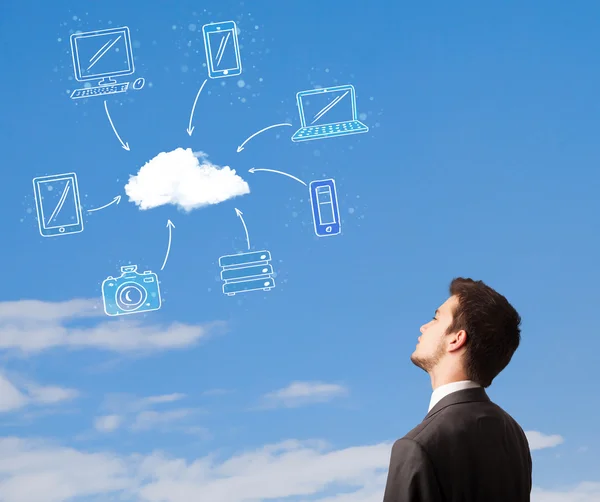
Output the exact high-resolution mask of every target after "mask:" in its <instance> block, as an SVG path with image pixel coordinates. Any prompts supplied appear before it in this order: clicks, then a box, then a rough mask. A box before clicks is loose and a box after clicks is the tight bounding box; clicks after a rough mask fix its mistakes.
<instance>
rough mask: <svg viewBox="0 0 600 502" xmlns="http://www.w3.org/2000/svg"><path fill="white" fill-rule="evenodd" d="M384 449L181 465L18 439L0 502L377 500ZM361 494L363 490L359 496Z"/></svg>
mask: <svg viewBox="0 0 600 502" xmlns="http://www.w3.org/2000/svg"><path fill="white" fill-rule="evenodd" d="M390 449H391V443H381V444H377V445H373V446H361V447H353V448H346V449H341V450H330V449H328V448H327V446H326V445H325V444H324V443H322V442H315V441H313V442H300V441H295V440H290V441H285V442H283V443H280V444H275V445H267V446H264V447H262V448H258V449H256V450H254V451H247V452H242V453H239V454H238V455H235V456H233V457H231V458H228V459H225V460H224V461H221V462H219V461H216V460H215V457H214V456H213V455H209V456H207V457H202V458H198V459H195V460H193V461H190V462H189V461H186V460H185V459H182V458H171V457H168V456H166V455H165V454H163V453H161V452H154V453H152V454H150V455H128V456H120V455H116V454H112V453H88V452H83V451H78V450H76V449H73V448H67V447H63V446H59V445H56V444H53V443H45V442H39V441H32V440H29V439H20V438H4V439H0V479H1V480H2V481H1V482H0V486H1V488H2V490H1V491H0V500H1V501H2V502H62V501H67V500H70V498H76V497H82V496H88V497H89V496H98V497H100V496H104V497H108V495H111V494H114V495H117V498H119V499H122V500H135V501H143V502H158V501H160V502H189V501H190V500H218V501H219V502H242V501H256V500H268V499H273V498H284V497H287V496H304V497H306V496H311V495H319V494H321V493H322V492H323V491H324V490H326V489H328V488H330V487H331V486H332V485H333V484H335V485H336V486H339V487H340V488H341V489H343V491H344V492H354V493H357V494H359V495H360V496H359V497H358V498H356V497H355V498H353V499H348V498H346V499H344V500H347V501H348V502H350V500H352V502H371V501H373V502H375V498H373V497H369V493H371V494H372V495H377V497H378V502H380V501H381V496H382V495H383V486H382V483H385V476H386V473H387V467H388V461H389V455H390ZM365 488H366V490H365Z"/></svg>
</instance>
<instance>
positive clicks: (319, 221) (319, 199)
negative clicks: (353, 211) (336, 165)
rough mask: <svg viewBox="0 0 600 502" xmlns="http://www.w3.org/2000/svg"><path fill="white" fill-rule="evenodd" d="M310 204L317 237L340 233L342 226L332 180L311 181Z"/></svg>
mask: <svg viewBox="0 0 600 502" xmlns="http://www.w3.org/2000/svg"><path fill="white" fill-rule="evenodd" d="M310 203H311V205H312V211H313V221H314V225H315V233H316V234H317V236H319V237H326V236H328V235H337V234H339V233H341V231H342V224H341V222H340V211H339V208H338V201H337V192H336V189H335V181H334V180H333V179H327V180H317V181H311V183H310Z"/></svg>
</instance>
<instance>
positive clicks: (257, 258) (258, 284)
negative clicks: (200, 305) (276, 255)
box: [219, 250, 275, 296]
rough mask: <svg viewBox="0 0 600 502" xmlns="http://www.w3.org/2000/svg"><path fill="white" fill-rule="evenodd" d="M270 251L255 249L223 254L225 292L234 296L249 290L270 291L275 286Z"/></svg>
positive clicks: (222, 277) (220, 263) (221, 265)
mask: <svg viewBox="0 0 600 502" xmlns="http://www.w3.org/2000/svg"><path fill="white" fill-rule="evenodd" d="M270 262H271V253H270V252H269V251H266V250H265V251H253V252H248V253H238V254H234V255H226V256H221V257H220V258H219V266H220V267H221V268H222V271H221V279H222V280H223V281H224V284H223V293H224V294H226V295H227V296H234V295H236V294H237V293H246V292H248V291H258V290H261V289H262V290H263V291H270V290H271V289H273V288H274V287H275V279H274V278H273V274H274V272H273V267H272V265H271V264H270Z"/></svg>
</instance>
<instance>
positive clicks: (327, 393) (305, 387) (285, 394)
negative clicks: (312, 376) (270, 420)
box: [262, 381, 348, 408]
mask: <svg viewBox="0 0 600 502" xmlns="http://www.w3.org/2000/svg"><path fill="white" fill-rule="evenodd" d="M347 394H348V389H347V388H346V387H344V386H343V385H339V384H333V383H325V382H299V381H296V382H292V383H291V384H290V385H288V386H287V387H284V388H283V389H279V390H276V391H273V392H269V393H268V394H265V395H264V396H263V399H262V407H264V408H274V407H286V408H296V407H298V406H304V405H308V404H313V403H324V402H327V401H331V400H332V399H334V398H336V397H341V396H346V395H347Z"/></svg>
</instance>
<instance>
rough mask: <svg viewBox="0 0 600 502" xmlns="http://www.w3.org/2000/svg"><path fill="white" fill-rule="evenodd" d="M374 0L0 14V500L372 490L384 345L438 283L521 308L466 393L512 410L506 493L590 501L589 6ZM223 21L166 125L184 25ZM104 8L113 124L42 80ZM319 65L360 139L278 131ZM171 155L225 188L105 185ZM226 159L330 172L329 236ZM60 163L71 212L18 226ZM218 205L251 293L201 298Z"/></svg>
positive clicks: (65, 83)
mask: <svg viewBox="0 0 600 502" xmlns="http://www.w3.org/2000/svg"><path fill="white" fill-rule="evenodd" d="M383 3H384V2H353V1H350V2H342V1H339V2H336V1H334V2H315V3H314V4H312V5H310V6H308V5H307V3H306V2H305V3H304V4H302V3H289V2H267V1H253V2H239V1H236V2H234V1H219V2H216V1H211V2H204V3H198V2H183V1H182V2H177V6H176V7H172V6H170V5H169V2H151V3H148V2H144V3H141V2H117V1H114V0H106V1H104V2H99V3H94V4H93V5H91V3H89V4H90V5H87V6H85V7H84V6H83V4H82V3H81V2H68V1H62V0H57V1H55V2H51V5H50V4H48V5H44V6H43V7H40V6H39V5H36V4H34V3H32V2H26V1H23V2H18V3H16V2H13V3H12V4H11V5H9V6H7V5H3V6H2V7H0V27H1V29H0V43H1V44H2V46H3V47H5V48H7V47H10V50H3V51H2V52H1V53H0V64H1V67H2V69H3V70H4V78H3V79H2V83H1V84H0V86H2V88H3V91H4V92H3V95H4V96H5V100H4V103H3V105H2V120H1V121H0V138H1V139H0V142H1V144H2V153H3V158H2V173H3V181H4V183H3V186H4V190H3V196H2V198H1V199H0V204H1V208H2V214H3V215H4V217H3V223H4V226H3V229H2V242H3V245H2V246H1V247H0V255H1V257H2V262H3V263H4V264H5V265H6V266H5V268H4V270H3V284H4V287H2V288H0V351H1V352H0V458H2V457H4V458H8V459H10V460H11V461H10V462H6V463H5V462H0V500H1V501H2V502H16V501H19V502H38V501H42V500H43V501H44V502H54V501H56V502H59V501H63V500H64V501H66V500H69V501H71V500H74V501H80V500H81V501H88V500H89V501H95V500H113V498H111V497H115V498H114V500H117V498H116V497H122V498H121V499H119V500H132V501H144V502H154V501H156V502H158V501H165V502H179V501H187V500H192V499H193V500H196V499H198V500H204V499H206V500H220V501H231V502H236V501H243V500H251V499H254V500H282V499H286V498H287V497H289V498H290V500H319V501H321V502H322V501H327V502H333V501H335V502H375V501H377V500H381V498H382V495H383V486H384V483H385V476H386V473H387V464H388V460H389V453H390V448H391V444H392V442H393V441H394V440H395V439H397V438H399V437H401V436H403V435H404V434H405V433H406V432H408V431H409V430H410V429H412V427H414V426H415V425H416V424H417V423H418V422H420V421H421V420H422V418H423V417H424V415H425V414H426V412H427V406H428V403H429V398H430V392H431V388H430V382H429V379H428V377H427V376H426V375H425V374H424V373H422V372H421V371H420V370H419V369H417V368H416V367H413V366H412V364H411V363H410V361H409V356H410V353H411V352H412V350H413V349H414V345H415V343H416V338H417V336H418V334H419V331H418V330H419V327H420V326H421V325H422V324H423V323H425V322H427V321H428V320H429V319H430V317H431V315H432V313H433V311H434V310H435V308H436V307H437V306H439V304H441V303H442V302H443V301H444V300H445V299H446V295H447V287H448V284H449V282H450V280H451V279H452V278H453V277H455V276H470V277H473V278H475V279H482V280H484V281H486V282H487V283H488V284H490V285H491V286H492V287H494V288H496V289H497V290H499V291H500V292H501V293H503V294H504V295H506V296H507V297H508V299H509V300H510V301H511V302H512V303H513V305H514V306H515V307H516V308H517V309H518V310H519V312H520V313H521V315H522V317H523V341H522V345H521V347H520V348H519V350H518V352H517V353H516V355H515V357H514V358H513V361H512V363H511V364H510V366H509V368H508V369H507V370H506V371H505V373H504V374H502V375H501V376H500V377H498V378H497V380H496V381H495V382H494V384H493V385H492V387H491V388H490V389H489V394H490V396H491V397H492V399H493V400H495V401H496V402H497V403H498V404H500V405H501V406H503V407H504V408H505V409H506V410H507V411H508V412H509V413H511V414H512V415H513V416H514V417H515V418H516V419H517V420H518V421H519V422H520V423H521V425H522V426H523V428H524V429H525V430H526V431H528V436H529V438H530V442H531V445H532V449H533V450H534V451H533V461H534V484H535V485H536V488H535V491H534V493H535V495H534V497H533V500H536V501H538V502H550V501H552V502H566V501H573V500H578V501H581V502H597V501H598V500H600V477H599V475H598V468H597V466H598V465H600V436H599V435H598V432H597V431H598V428H597V417H598V416H599V414H600V402H599V400H598V399H597V398H594V396H597V395H598V390H597V382H596V378H595V377H596V376H597V364H598V354H599V353H600V341H599V338H598V336H597V335H598V330H597V326H596V322H595V312H596V311H597V304H598V294H597V286H596V284H597V283H598V281H599V280H600V273H599V271H598V267H597V266H596V265H597V263H598V255H599V252H600V240H599V239H598V229H599V228H600V227H599V224H598V221H599V219H598V214H600V213H599V206H598V202H597V187H598V184H599V183H600V174H599V173H600V171H599V170H598V168H597V164H598V160H599V159H600V149H599V148H600V147H599V146H598V145H599V143H598V141H597V131H598V126H599V125H600V105H599V103H600V101H599V100H598V92H597V90H598V88H600V71H599V70H598V68H599V64H600V57H599V56H598V54H599V50H598V49H599V48H600V39H599V38H598V32H599V28H600V26H599V24H600V23H599V22H598V19H600V16H599V14H600V8H599V7H598V6H594V5H592V3H591V2H587V3H585V2H582V3H579V4H572V5H569V7H568V8H567V7H566V6H565V4H564V3H563V2H555V1H550V2H548V1H546V2H541V1H540V2H529V3H528V4H527V5H523V4H522V3H520V2H516V1H510V2H503V3H502V5H501V6H500V5H498V6H495V7H491V6H489V5H485V6H483V5H481V3H480V2H474V1H458V2H453V3H452V4H448V3H446V2H441V1H436V2H431V3H429V4H428V5H425V4H418V5H417V4H416V3H414V4H412V5H411V4H409V3H408V2H395V3H394V5H393V6H388V7H384V6H383ZM390 4H391V2H390ZM228 20H234V21H236V23H237V25H238V28H239V30H240V33H239V43H240V54H241V58H242V69H243V70H242V74H241V75H239V76H234V77H229V78H222V79H208V81H207V82H206V84H205V86H204V88H203V91H202V93H201V94H200V96H199V98H198V101H197V103H196V107H195V109H194V114H193V126H194V131H193V133H192V135H191V136H190V135H188V133H187V132H186V129H187V127H188V125H189V119H190V115H191V111H192V106H193V104H194V100H195V98H196V96H197V93H198V90H199V89H200V87H201V85H202V84H203V82H204V81H205V80H206V79H207V68H206V61H205V53H204V43H203V39H202V33H201V26H202V25H204V24H206V23H210V22H219V21H228ZM120 26H128V27H129V28H130V30H131V39H132V42H133V51H134V60H135V74H134V75H132V76H131V77H121V78H120V81H130V82H133V80H134V79H135V78H139V77H143V78H144V79H145V82H146V84H145V86H144V88H143V89H141V90H139V91H129V92H127V93H126V94H125V95H123V94H121V95H115V96H111V97H108V98H106V102H107V108H108V110H109V114H110V117H111V120H112V121H113V124H114V127H115V129H116V131H117V133H118V137H117V134H115V132H114V131H113V129H112V128H111V124H110V122H109V120H108V117H107V114H106V112H105V109H104V106H103V98H101V97H94V98H90V99H87V100H72V99H69V96H70V93H71V92H72V91H73V90H75V89H77V88H80V87H82V84H80V83H78V82H76V81H75V80H74V73H73V65H72V61H71V53H70V45H69V36H70V34H71V33H74V32H75V31H78V30H80V31H84V32H85V31H93V30H98V29H106V28H112V27H120ZM240 81H243V82H240ZM343 84H352V85H354V87H355V89H356V96H357V107H358V113H359V114H360V117H361V119H363V121H364V123H365V124H367V125H368V126H369V132H368V133H366V134H357V135H348V136H345V137H338V138H330V139H321V140H317V141H310V142H304V143H294V142H292V141H291V140H290V137H291V135H292V134H293V133H294V132H295V131H296V130H297V129H298V127H299V122H300V121H299V117H298V112H297V108H296V97H295V96H296V93H297V92H298V91H302V90H308V89H313V88H316V87H328V86H336V85H343ZM281 123H289V124H292V126H291V127H290V126H280V127H276V128H272V129H269V130H267V131H265V132H263V133H261V134H259V135H257V136H255V137H253V138H252V139H251V140H250V141H248V142H247V143H246V144H245V146H244V150H242V151H241V152H237V148H238V146H239V145H240V144H242V143H243V142H244V141H245V140H246V139H247V138H249V137H250V136H251V135H253V134H254V133H256V132H258V131H259V130H261V129H263V128H265V127H268V126H270V125H275V124H281ZM119 138H121V141H123V142H126V143H127V144H128V145H129V147H130V150H129V151H127V150H125V149H123V148H122V147H121V144H120V140H119ZM177 148H184V149H187V148H190V149H192V151H194V152H198V151H201V152H204V153H205V154H207V155H208V160H209V161H210V162H212V163H214V164H215V165H217V166H221V167H223V166H229V167H230V168H231V169H233V170H235V171H236V173H237V175H239V176H241V177H242V178H243V180H244V181H245V182H247V183H248V186H249V189H250V193H248V194H246V195H241V196H238V197H235V198H232V199H229V200H225V201H224V202H221V203H219V204H213V205H208V206H206V207H200V208H197V209H194V210H191V211H189V212H186V211H185V210H183V209H182V208H180V207H177V206H176V205H173V204H166V205H162V206H160V207H155V208H152V209H147V210H141V209H139V207H138V206H137V205H136V204H135V203H133V202H131V201H129V198H128V196H127V195H126V193H125V189H124V187H125V185H126V184H127V182H128V180H129V179H130V176H134V175H136V174H138V172H139V170H140V168H141V167H142V166H144V165H145V164H146V163H147V162H149V161H150V160H152V159H153V158H155V157H156V156H157V155H158V154H159V153H161V152H171V151H173V150H175V149H177ZM251 168H257V169H271V170H278V171H282V172H285V173H288V174H291V175H293V176H295V177H297V178H299V179H301V180H303V181H304V182H306V183H309V182H310V181H312V180H315V179H323V178H333V179H335V182H336V186H337V190H338V202H339V207H340V214H341V220H342V233H341V234H340V235H337V236H333V237H327V238H319V237H317V236H316V235H315V232H314V229H313V222H312V214H311V206H310V199H309V191H308V188H307V187H306V186H304V185H302V184H301V183H299V182H297V181H295V180H293V179H292V178H289V177H286V176H284V175H281V174H277V173H271V172H255V173H253V174H252V173H250V172H248V170H249V169H251ZM66 172H76V173H77V177H78V182H79V190H80V196H81V203H82V205H83V208H84V222H85V226H84V230H83V231H82V232H81V233H77V234H73V235H66V236H60V237H53V238H45V237H42V236H41V235H40V233H39V230H38V224H37V219H36V207H35V199H34V194H33V188H32V179H33V178H34V177H37V176H46V175H52V174H60V173H66ZM119 195H120V196H121V197H122V200H121V201H120V203H119V204H118V205H117V204H112V205H110V206H108V207H106V208H105V209H102V210H99V211H94V212H91V213H89V212H87V210H88V209H93V208H98V207H101V206H103V205H105V204H108V203H109V202H111V201H112V200H113V199H114V198H115V197H117V196H119ZM235 208H238V209H239V210H241V211H242V212H243V218H244V222H245V224H246V225H247V228H248V233H249V237H250V241H251V248H252V250H256V251H260V250H268V251H270V253H271V255H272V258H273V261H272V264H273V267H274V270H275V272H276V277H275V280H276V287H275V288H274V289H272V290H271V291H268V292H263V291H252V292H248V293H243V294H239V295H236V296H234V297H229V296H226V295H224V294H223V293H222V291H221V288H222V282H221V280H220V275H219V274H220V268H219V263H218V259H219V257H220V256H223V255H227V254H234V253H237V252H241V251H247V246H246V245H247V242H246V235H245V231H244V227H243V224H242V222H241V220H240V218H239V217H238V216H237V215H236V211H235ZM169 220H170V221H172V222H173V224H174V226H175V228H173V229H172V235H171V238H172V241H171V247H170V251H169V256H168V260H167V262H166V265H165V267H164V269H163V270H160V268H161V266H162V264H163V262H164V259H165V256H166V251H167V247H168V240H169V229H168V228H167V221H169ZM127 264H137V265H138V267H139V270H140V271H143V270H151V271H152V272H155V273H157V274H158V277H159V280H160V288H161V295H162V298H163V304H162V307H161V308H160V310H157V311H153V312H148V313H147V314H136V315H131V316H124V317H121V318H109V317H108V316H106V315H105V314H104V312H103V310H102V292H101V285H102V282H103V281H104V279H106V278H107V277H108V276H109V275H112V276H116V275H118V274H119V267H121V266H122V265H127ZM576 496H579V498H577V499H575V497H576Z"/></svg>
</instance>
